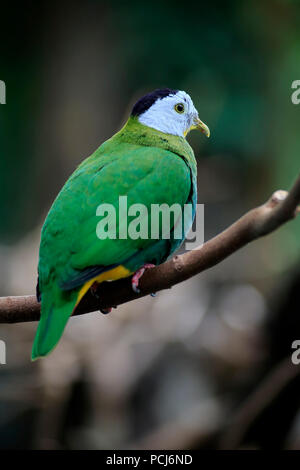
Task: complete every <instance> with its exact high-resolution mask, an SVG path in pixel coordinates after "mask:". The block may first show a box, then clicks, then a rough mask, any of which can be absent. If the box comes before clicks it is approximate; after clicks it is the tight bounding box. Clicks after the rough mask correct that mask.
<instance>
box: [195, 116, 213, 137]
mask: <svg viewBox="0 0 300 470" xmlns="http://www.w3.org/2000/svg"><path fill="white" fill-rule="evenodd" d="M192 129H198V130H199V131H201V132H203V134H205V135H206V137H209V136H210V130H209V127H208V126H207V125H206V124H204V122H202V121H201V120H200V119H199V118H196V119H195V124H194V125H193V126H192V127H191V130H192Z"/></svg>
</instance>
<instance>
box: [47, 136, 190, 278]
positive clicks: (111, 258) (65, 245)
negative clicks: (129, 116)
mask: <svg viewBox="0 0 300 470" xmlns="http://www.w3.org/2000/svg"><path fill="white" fill-rule="evenodd" d="M118 151H119V152H120V153H119V154H121V155H122V157H120V158H112V159H111V161H108V159H107V155H105V154H104V155H103V157H102V158H100V159H99V158H98V159H97V160H94V159H91V160H89V159H88V160H87V161H86V163H85V165H81V166H80V167H79V169H78V170H77V171H76V172H75V173H74V174H73V176H72V177H71V178H70V180H69V181H68V182H67V183H66V185H65V186H64V188H63V190H62V191H61V193H60V194H59V196H58V198H57V200H56V201H55V203H54V205H53V207H52V209H51V211H50V213H49V216H48V218H47V220H46V223H45V227H44V230H43V236H42V244H41V250H40V267H41V268H42V267H43V263H45V264H46V265H47V266H49V264H53V260H54V261H55V271H56V273H57V275H58V276H57V279H58V281H59V282H61V283H64V282H66V281H68V279H70V278H73V277H74V275H75V274H76V273H77V272H78V271H81V270H84V269H86V268H87V267H89V266H96V265H101V266H110V265H115V264H122V263H123V262H125V260H127V259H129V258H132V257H133V255H134V254H135V253H137V252H140V251H142V250H146V249H148V248H150V247H151V246H152V245H155V243H157V240H151V239H147V240H145V239H137V240H132V239H131V238H127V239H119V238H117V239H115V240H111V239H109V238H108V239H106V240H100V239H99V238H98V237H97V234H96V227H97V224H98V222H99V220H100V219H99V217H98V216H97V215H96V211H97V207H98V206H99V205H100V204H103V203H106V204H111V205H112V206H113V207H115V211H116V216H117V219H116V222H117V235H118V231H119V229H120V225H121V224H122V223H123V222H124V221H122V220H121V221H120V220H119V218H118V214H119V196H122V195H124V196H127V202H128V207H129V206H130V205H131V204H136V203H140V204H143V205H144V206H146V208H147V209H148V211H149V214H150V211H151V204H163V203H165V204H168V205H172V204H174V203H178V204H180V205H181V206H183V205H184V204H185V203H186V202H187V200H188V197H189V193H190V189H191V177H190V171H189V168H188V167H187V165H186V164H185V162H184V161H183V160H182V159H181V158H180V157H179V156H177V155H175V154H173V153H171V152H168V151H166V150H163V149H158V148H151V147H140V146H132V145H129V144H123V148H122V149H120V148H119V149H118ZM165 255H168V254H166V253H161V257H162V258H164V257H165ZM57 261H58V263H57ZM145 262H146V261H145ZM137 267H139V266H137ZM41 271H42V270H41ZM41 274H42V272H41ZM41 278H42V276H41ZM41 282H43V280H42V279H41Z"/></svg>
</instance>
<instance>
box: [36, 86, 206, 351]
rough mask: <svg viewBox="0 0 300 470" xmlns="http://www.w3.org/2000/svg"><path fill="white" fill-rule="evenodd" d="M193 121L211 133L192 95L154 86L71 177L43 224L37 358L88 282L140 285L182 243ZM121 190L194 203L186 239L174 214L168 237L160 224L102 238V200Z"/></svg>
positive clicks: (131, 198)
mask: <svg viewBox="0 0 300 470" xmlns="http://www.w3.org/2000/svg"><path fill="white" fill-rule="evenodd" d="M192 129H199V130H200V131H201V132H203V133H204V134H206V136H209V129H208V127H207V126H206V125H205V124H204V123H203V122H202V121H200V119H199V116H198V112H197V110H196V109H195V107H194V105H193V102H192V100H191V98H190V96H189V95H188V94H187V93H185V92H184V91H178V90H171V89H168V88H167V89H159V90H155V91H154V92H152V93H149V94H147V95H146V96H144V97H143V98H141V99H140V100H139V101H138V102H137V103H136V104H135V105H134V107H133V109H132V112H131V115H130V117H129V119H128V121H127V123H126V124H125V126H124V127H123V128H122V129H121V130H120V131H119V132H118V133H117V134H115V135H114V136H113V137H112V138H111V139H109V140H107V141H106V142H104V143H103V144H102V145H101V146H100V147H99V148H98V149H97V150H96V151H95V152H94V153H93V154H92V155H91V156H90V157H89V158H87V159H86V160H84V161H83V162H82V163H81V164H80V165H79V166H78V168H77V169H76V170H75V172H74V173H73V174H72V175H71V177H70V178H69V179H68V181H67V182H66V183H65V185H64V187H63V188H62V190H61V191H60V193H59V194H58V196H57V198H56V200H55V201H54V203H53V205H52V207H51V209H50V211H49V213H48V216H47V218H46V221H45V223H44V226H43V228H42V234H41V244H40V253H39V266H38V284H37V297H38V300H39V301H41V304H42V306H41V319H40V322H39V325H38V329H37V333H36V337H35V340H34V344H33V349H32V359H33V360H34V359H37V358H38V357H41V356H45V355H47V354H48V353H49V352H50V351H51V350H52V349H53V348H54V347H55V346H56V344H57V343H58V341H59V339H60V337H61V335H62V333H63V330H64V328H65V325H66V323H67V321H68V319H69V317H70V316H71V315H72V313H74V311H75V309H76V307H77V306H78V304H79V303H80V301H81V299H82V298H83V297H84V295H85V294H86V293H87V292H88V291H89V290H91V291H92V292H94V293H95V295H97V292H99V289H98V290H97V288H98V285H99V284H100V283H101V282H103V281H113V280H116V279H120V278H124V277H128V276H132V287H133V289H134V290H135V291H136V292H138V282H139V278H140V277H141V275H142V274H143V272H144V270H145V269H147V268H149V267H151V266H154V265H157V264H160V263H162V262H164V261H165V260H166V259H167V258H168V257H169V256H170V255H171V254H172V253H173V252H174V251H175V250H176V249H177V248H178V247H179V245H180V244H181V242H182V241H183V239H184V238H185V234H186V232H187V230H189V228H190V227H191V225H192V222H193V218H194V214H195V208H196V201H197V187H196V173H197V168H196V160H195V157H194V153H193V150H192V148H191V147H190V145H189V144H188V142H187V141H186V139H185V137H186V135H187V134H188V132H189V131H190V130H192ZM120 196H126V197H127V204H128V207H129V206H130V205H133V204H142V205H143V207H146V209H147V208H150V206H151V205H152V204H158V205H161V204H167V205H168V206H169V207H170V206H172V205H173V204H179V205H180V206H181V207H183V206H184V205H185V204H189V205H190V206H191V207H192V211H191V215H190V218H189V220H188V223H187V225H185V226H184V231H183V235H182V237H181V239H179V240H178V239H176V238H175V237H174V236H173V235H174V234H173V232H174V228H175V226H176V220H175V217H174V218H173V220H172V226H171V232H170V237H169V238H166V237H164V236H163V234H162V230H161V227H160V226H159V230H158V233H159V236H158V237H156V238H154V239H153V238H151V237H150V238H141V237H140V238H139V237H138V238H136V237H134V238H132V237H129V236H126V237H124V236H122V237H121V236H114V237H107V238H105V237H102V238H99V236H98V235H97V225H98V221H99V218H98V217H97V208H98V207H99V204H110V205H111V206H112V207H114V208H116V209H119V201H120ZM116 213H118V210H117V211H116ZM148 222H149V224H151V222H152V221H151V220H149V221H148ZM159 223H160V222H159ZM181 223H182V221H181ZM124 224H128V220H127V218H126V220H125V221H124V220H123V219H121V218H120V217H117V218H116V221H115V225H116V227H115V229H116V233H117V235H120V233H121V231H122V230H123V229H124ZM125 228H126V227H125ZM105 313H107V312H105Z"/></svg>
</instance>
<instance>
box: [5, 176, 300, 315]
mask: <svg viewBox="0 0 300 470" xmlns="http://www.w3.org/2000/svg"><path fill="white" fill-rule="evenodd" d="M299 204H300V175H299V177H298V179H297V180H296V182H295V184H294V186H293V187H292V189H291V190H290V192H289V193H287V192H286V191H276V192H275V193H274V194H273V195H272V197H271V198H270V199H269V200H268V201H267V202H266V203H265V204H263V205H262V206H259V207H256V208H255V209H252V210H251V211H249V212H247V213H246V214H245V215H244V216H243V217H241V218H240V219H239V220H238V221H237V222H235V223H234V224H233V225H231V226H230V227H228V228H227V229H226V230H224V232H222V233H220V234H219V235H217V236H216V237H214V238H212V239H211V240H209V241H208V242H206V243H204V245H202V246H201V247H198V248H196V249H194V250H192V251H189V252H187V253H184V254H183V255H179V256H174V257H173V258H172V259H171V260H169V261H167V262H166V263H163V264H161V265H160V266H157V267H155V268H153V269H151V270H148V271H146V272H145V274H144V276H143V277H142V278H141V281H140V289H141V293H140V294H138V295H137V294H135V293H134V292H133V290H132V288H131V282H130V278H126V279H121V280H119V281H114V282H105V283H103V284H101V285H100V286H99V294H100V297H101V302H100V305H99V301H97V299H96V298H95V297H94V296H92V295H91V294H90V293H88V294H87V295H86V296H85V297H84V298H83V300H82V301H81V303H80V305H79V306H78V308H77V310H76V314H83V313H88V312H93V311H95V310H98V309H99V307H101V308H108V307H112V306H116V305H120V304H124V303H126V302H129V301H131V300H134V299H137V298H140V297H144V296H146V295H149V294H150V293H151V292H158V291H160V290H163V289H169V288H171V287H172V286H174V285H175V284H178V283H180V282H183V281H185V280H187V279H189V278H190V277H192V276H195V275H196V274H199V273H200V272H202V271H205V270H206V269H209V268H211V267H212V266H215V265H216V264H218V263H220V262H221V261H223V260H224V259H225V258H227V257H228V256H230V255H231V254H232V253H234V252H235V251H237V250H239V249H240V248H241V247H243V246H245V245H247V244H248V243H249V242H251V241H253V240H255V239H257V238H259V237H262V236H264V235H267V234H269V233H271V232H273V231H274V230H276V229H277V228H279V227H280V226H281V225H283V224H284V223H285V222H287V221H289V220H291V219H293V218H294V217H295V216H296V215H297V213H298V212H299V208H298V205H299ZM39 316H40V305H39V304H38V303H37V301H36V299H35V297H34V296H32V295H31V296H30V295H29V296H21V297H2V298H0V323H19V322H25V321H35V320H38V319H39Z"/></svg>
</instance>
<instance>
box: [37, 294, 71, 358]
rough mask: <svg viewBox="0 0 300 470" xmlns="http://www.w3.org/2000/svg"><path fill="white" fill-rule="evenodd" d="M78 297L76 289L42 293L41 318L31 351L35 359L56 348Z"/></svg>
mask: <svg viewBox="0 0 300 470" xmlns="http://www.w3.org/2000/svg"><path fill="white" fill-rule="evenodd" d="M76 299H77V292H76V291H75V292H74V291H72V292H66V293H64V292H62V291H56V292H55V291H54V292H52V291H51V292H47V291H46V292H44V293H43V294H42V307H41V319H40V322H39V325H38V329H37V332H36V336H35V339H34V343H33V347H32V353H31V359H32V360H33V361H34V360H36V359H38V358H39V357H43V356H47V354H49V353H50V352H51V351H52V349H54V348H55V346H56V345H57V343H58V341H59V340H60V338H61V335H62V334H63V331H64V329H65V326H66V324H67V321H68V319H69V317H70V315H71V314H72V312H73V309H74V307H75V304H76Z"/></svg>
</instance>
